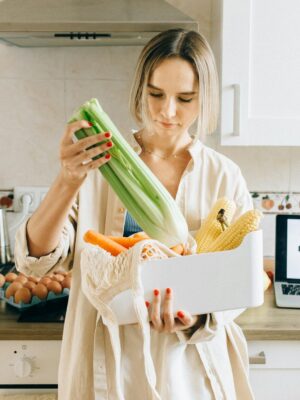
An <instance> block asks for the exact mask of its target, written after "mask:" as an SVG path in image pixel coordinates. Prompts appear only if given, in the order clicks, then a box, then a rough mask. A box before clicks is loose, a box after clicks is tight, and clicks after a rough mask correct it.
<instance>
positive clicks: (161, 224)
mask: <svg viewBox="0 0 300 400" xmlns="http://www.w3.org/2000/svg"><path fill="white" fill-rule="evenodd" d="M82 119H84V120H86V121H89V122H91V123H92V124H93V126H92V127H91V128H87V129H81V130H79V131H77V132H76V137H77V139H83V138H84V137H87V136H90V135H95V134H97V133H101V132H107V131H109V132H110V133H111V134H112V137H111V141H112V142H113V143H114V146H113V147H112V148H111V149H110V151H109V152H110V154H111V159H110V160H109V161H108V162H107V163H106V164H104V165H102V166H101V167H100V168H99V170H100V172H101V173H102V174H103V176H104V177H105V179H106V180H107V181H108V183H109V184H110V185H111V186H112V188H113V190H114V191H115V193H116V194H117V196H118V197H119V198H120V200H121V201H122V203H123V204H124V206H125V207H126V209H127V210H128V211H129V213H130V214H131V215H132V217H133V218H134V219H135V221H136V222H137V223H138V224H139V225H140V227H141V228H142V229H143V230H144V231H145V232H146V233H147V234H148V235H149V236H150V237H151V238H152V239H156V240H159V241H160V242H161V243H163V244H165V245H166V246H169V247H171V246H175V245H177V244H179V243H183V244H185V243H186V242H187V238H188V227H187V223H186V221H185V218H184V217H183V215H182V213H181V211H180V210H179V208H178V206H177V204H176V203H175V201H174V199H173V197H172V196H171V195H170V193H169V192H168V191H167V190H166V188H165V187H164V186H163V185H162V183H161V182H160V181H159V180H158V178H157V177H156V176H155V175H154V174H153V173H152V171H151V170H150V169H149V168H148V167H147V165H146V164H145V163H144V162H143V161H142V160H141V158H140V157H139V156H138V155H137V154H136V153H135V152H134V150H133V149H132V148H131V146H130V145H129V144H128V143H127V141H126V140H125V139H124V138H123V136H122V135H121V134H120V132H119V131H118V129H117V127H116V126H115V125H114V123H113V122H112V121H111V119H110V118H109V116H108V115H107V114H106V113H105V112H104V111H103V109H102V107H101V106H100V104H99V102H98V100H97V99H91V100H90V101H87V102H86V103H84V104H83V105H82V106H81V107H80V108H79V109H78V110H77V111H76V112H75V114H74V115H73V116H72V118H71V119H70V120H69V122H74V121H78V120H82Z"/></svg>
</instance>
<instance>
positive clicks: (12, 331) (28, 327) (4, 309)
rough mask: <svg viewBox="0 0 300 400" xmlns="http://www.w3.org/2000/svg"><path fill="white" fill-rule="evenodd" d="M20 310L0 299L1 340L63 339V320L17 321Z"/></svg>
mask: <svg viewBox="0 0 300 400" xmlns="http://www.w3.org/2000/svg"><path fill="white" fill-rule="evenodd" d="M19 316H20V312H19V311H18V310H17V309H14V308H13V307H12V306H9V305H7V304H6V303H5V302H4V300H0V340H61V338H62V333H63V327H64V324H63V323H62V322H30V323H29V322H17V320H18V318H19Z"/></svg>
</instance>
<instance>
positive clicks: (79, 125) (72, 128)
mask: <svg viewBox="0 0 300 400" xmlns="http://www.w3.org/2000/svg"><path fill="white" fill-rule="evenodd" d="M92 126H93V125H92V123H91V122H88V121H86V120H84V119H82V120H80V121H75V122H71V123H70V124H68V125H67V127H66V130H65V132H64V135H63V137H62V141H61V142H62V144H67V143H70V142H71V141H72V136H73V135H74V133H75V132H76V131H79V130H80V129H88V128H91V127H92Z"/></svg>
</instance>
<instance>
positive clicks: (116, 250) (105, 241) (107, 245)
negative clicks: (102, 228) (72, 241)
mask: <svg viewBox="0 0 300 400" xmlns="http://www.w3.org/2000/svg"><path fill="white" fill-rule="evenodd" d="M83 240H84V241H85V242H87V243H91V244H96V245H98V246H99V247H101V248H102V249H104V250H106V251H108V252H109V253H110V254H112V255H113V256H117V255H118V254H120V253H121V252H122V251H126V250H127V249H126V247H124V246H121V245H120V244H119V243H117V242H115V241H114V240H111V239H110V238H109V237H108V236H105V235H102V233H99V232H95V231H92V230H88V231H86V232H85V234H84V236H83Z"/></svg>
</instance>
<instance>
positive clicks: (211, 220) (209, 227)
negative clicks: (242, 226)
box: [195, 197, 236, 253]
mask: <svg viewBox="0 0 300 400" xmlns="http://www.w3.org/2000/svg"><path fill="white" fill-rule="evenodd" d="M221 209H224V210H225V216H226V219H227V222H228V224H230V222H231V220H232V217H233V215H234V213H235V210H236V206H235V203H234V201H233V200H229V199H227V198H226V197H222V198H220V199H218V200H217V201H216V203H215V204H214V206H213V208H212V209H211V211H210V212H209V214H208V216H207V217H206V218H205V220H204V221H203V222H202V224H201V226H200V228H199V230H198V232H197V233H196V237H195V239H196V242H197V253H204V252H206V251H207V247H208V246H210V245H211V243H212V242H214V241H215V240H216V239H217V237H218V236H219V235H220V234H221V233H222V232H223V229H222V225H221V224H220V222H219V221H218V220H217V216H218V213H219V211H220V210H221Z"/></svg>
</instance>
